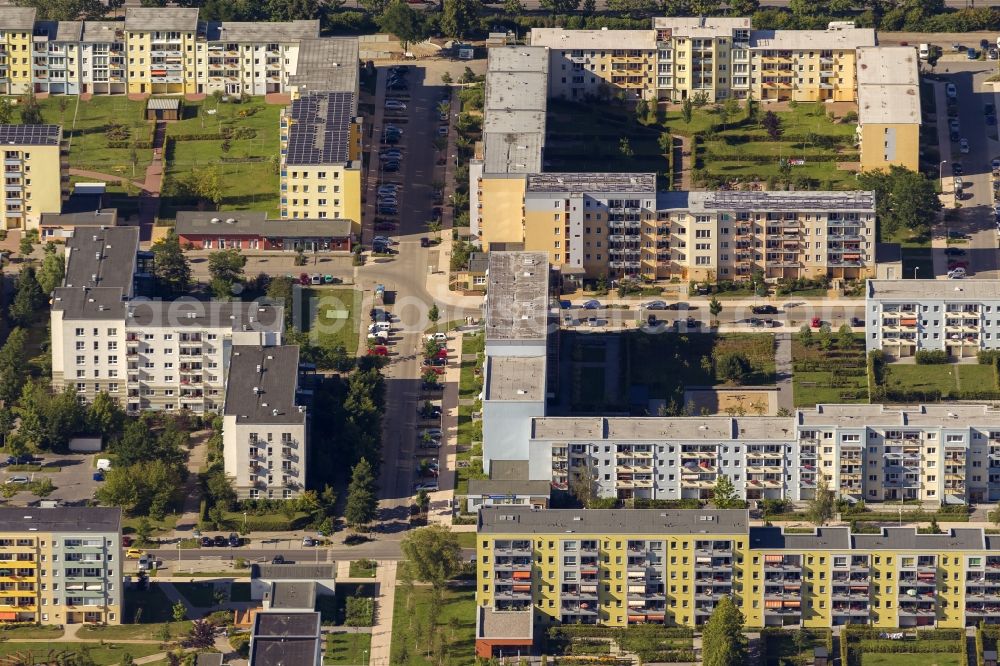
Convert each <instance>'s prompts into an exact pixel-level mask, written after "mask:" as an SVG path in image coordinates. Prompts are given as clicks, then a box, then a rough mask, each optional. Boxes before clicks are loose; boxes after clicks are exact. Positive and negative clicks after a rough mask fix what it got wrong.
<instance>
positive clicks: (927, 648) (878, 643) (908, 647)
mask: <svg viewBox="0 0 1000 666" xmlns="http://www.w3.org/2000/svg"><path fill="white" fill-rule="evenodd" d="M858 649H859V650H860V651H861V652H862V653H878V654H887V653H895V654H926V653H928V652H961V651H962V646H961V641H954V640H953V641H941V640H917V641H890V640H874V641H873V640H867V641H861V642H860V643H858Z"/></svg>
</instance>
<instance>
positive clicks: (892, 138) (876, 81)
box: [857, 46, 921, 171]
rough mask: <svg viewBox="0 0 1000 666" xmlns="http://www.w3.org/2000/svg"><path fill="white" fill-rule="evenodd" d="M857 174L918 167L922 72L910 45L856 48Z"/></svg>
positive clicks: (915, 53) (914, 169) (913, 169)
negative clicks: (858, 168)
mask: <svg viewBox="0 0 1000 666" xmlns="http://www.w3.org/2000/svg"><path fill="white" fill-rule="evenodd" d="M857 53H858V68H857V69H858V144H859V145H860V146H861V170H862V171H875V170H879V169H881V170H884V171H888V170H889V168H890V167H892V166H893V165H895V166H901V167H904V168H906V169H910V170H912V171H916V170H918V169H919V168H920V119H921V117H920V67H919V64H918V63H917V52H916V50H915V49H914V48H913V47H912V46H894V47H893V46H880V47H876V48H870V47H869V48H860V49H858V52H857Z"/></svg>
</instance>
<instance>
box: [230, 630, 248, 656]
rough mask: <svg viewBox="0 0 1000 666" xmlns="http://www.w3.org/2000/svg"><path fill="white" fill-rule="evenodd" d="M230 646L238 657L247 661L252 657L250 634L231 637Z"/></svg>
mask: <svg viewBox="0 0 1000 666" xmlns="http://www.w3.org/2000/svg"><path fill="white" fill-rule="evenodd" d="M229 644H230V645H232V646H233V650H235V651H236V653H237V654H238V655H240V656H241V657H243V658H244V659H246V658H247V657H249V656H250V634H236V635H234V636H230V637H229Z"/></svg>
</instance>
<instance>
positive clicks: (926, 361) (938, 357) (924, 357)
mask: <svg viewBox="0 0 1000 666" xmlns="http://www.w3.org/2000/svg"><path fill="white" fill-rule="evenodd" d="M913 358H914V360H915V361H916V362H917V365H941V364H944V363H947V362H948V358H949V357H948V352H946V351H944V350H943V349H921V350H919V351H917V353H916V354H914V355H913Z"/></svg>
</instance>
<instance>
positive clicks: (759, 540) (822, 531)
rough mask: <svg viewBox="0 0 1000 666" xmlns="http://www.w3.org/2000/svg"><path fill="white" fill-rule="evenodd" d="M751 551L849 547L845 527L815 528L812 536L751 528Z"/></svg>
mask: <svg viewBox="0 0 1000 666" xmlns="http://www.w3.org/2000/svg"><path fill="white" fill-rule="evenodd" d="M750 547H751V548H753V549H768V548H775V549H791V550H848V549H849V548H850V547H851V534H850V529H849V528H847V527H817V528H815V530H814V531H813V533H812V534H785V533H784V530H782V529H781V528H780V527H751V528H750Z"/></svg>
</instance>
